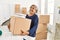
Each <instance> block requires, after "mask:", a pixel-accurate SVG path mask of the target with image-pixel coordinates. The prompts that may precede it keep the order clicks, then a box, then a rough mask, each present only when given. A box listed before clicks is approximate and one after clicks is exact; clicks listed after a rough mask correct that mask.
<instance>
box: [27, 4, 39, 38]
mask: <svg viewBox="0 0 60 40" xmlns="http://www.w3.org/2000/svg"><path fill="white" fill-rule="evenodd" d="M29 11H30V13H29V14H28V15H26V18H28V19H31V20H32V21H31V26H30V30H29V31H28V32H27V34H28V35H29V36H31V37H35V35H36V29H37V26H38V16H37V15H36V13H37V6H36V5H32V6H31V7H30V10H29Z"/></svg>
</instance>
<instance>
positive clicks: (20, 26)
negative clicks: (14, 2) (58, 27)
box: [10, 17, 31, 35]
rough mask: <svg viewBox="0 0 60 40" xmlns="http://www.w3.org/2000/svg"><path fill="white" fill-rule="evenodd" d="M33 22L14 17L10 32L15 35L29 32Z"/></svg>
mask: <svg viewBox="0 0 60 40" xmlns="http://www.w3.org/2000/svg"><path fill="white" fill-rule="evenodd" d="M30 23H31V20H30V19H27V18H20V17H12V18H11V21H10V24H11V26H10V30H11V32H12V33H13V34H15V35H20V34H22V33H21V30H23V31H28V30H29V29H30Z"/></svg>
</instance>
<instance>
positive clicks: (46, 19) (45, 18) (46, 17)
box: [39, 15, 50, 24]
mask: <svg viewBox="0 0 60 40" xmlns="http://www.w3.org/2000/svg"><path fill="white" fill-rule="evenodd" d="M49 20H50V16H49V15H40V17H39V23H46V24H48V23H49Z"/></svg>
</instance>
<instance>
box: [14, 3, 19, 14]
mask: <svg viewBox="0 0 60 40" xmlns="http://www.w3.org/2000/svg"><path fill="white" fill-rule="evenodd" d="M15 13H20V4H15Z"/></svg>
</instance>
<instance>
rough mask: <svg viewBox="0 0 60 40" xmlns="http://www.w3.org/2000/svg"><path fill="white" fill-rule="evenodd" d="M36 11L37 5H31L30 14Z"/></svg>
mask: <svg viewBox="0 0 60 40" xmlns="http://www.w3.org/2000/svg"><path fill="white" fill-rule="evenodd" d="M35 13H36V7H35V6H31V7H30V14H35Z"/></svg>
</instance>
